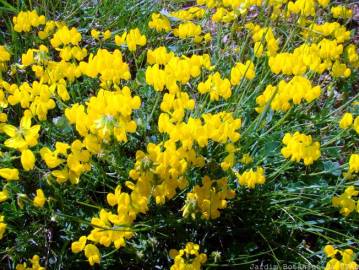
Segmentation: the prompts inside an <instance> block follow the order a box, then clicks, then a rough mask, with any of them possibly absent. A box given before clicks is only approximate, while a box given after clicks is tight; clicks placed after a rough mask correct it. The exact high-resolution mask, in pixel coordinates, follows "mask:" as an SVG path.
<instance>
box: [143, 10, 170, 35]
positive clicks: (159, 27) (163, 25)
mask: <svg viewBox="0 0 359 270" xmlns="http://www.w3.org/2000/svg"><path fill="white" fill-rule="evenodd" d="M148 27H149V28H151V29H155V30H156V31H157V32H161V31H165V32H169V31H170V30H171V24H170V21H169V20H168V19H167V18H166V17H165V16H162V15H161V14H159V13H152V15H151V21H149V23H148Z"/></svg>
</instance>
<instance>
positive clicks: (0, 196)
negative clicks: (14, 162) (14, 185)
mask: <svg viewBox="0 0 359 270" xmlns="http://www.w3.org/2000/svg"><path fill="white" fill-rule="evenodd" d="M8 198H9V192H8V191H7V190H6V189H5V188H4V189H3V190H2V191H0V203H1V202H4V201H6V200H7V199H8Z"/></svg>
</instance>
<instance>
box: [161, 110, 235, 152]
mask: <svg viewBox="0 0 359 270" xmlns="http://www.w3.org/2000/svg"><path fill="white" fill-rule="evenodd" d="M201 118H202V119H203V120H202V119H200V118H192V117H190V118H189V119H188V122H187V123H185V122H182V123H178V124H173V123H172V122H173V121H172V120H171V119H170V117H169V115H168V114H161V115H160V117H159V119H158V129H159V131H160V132H161V133H167V134H168V135H169V137H170V140H172V141H173V142H181V144H182V146H183V147H185V148H192V145H193V143H194V142H197V143H198V145H199V146H200V147H205V146H207V145H208V141H209V140H212V141H214V142H217V143H221V144H226V143H227V142H229V141H230V142H236V141H238V140H239V138H240V134H239V132H237V130H238V129H239V128H240V126H241V120H240V119H235V118H233V115H232V113H227V112H221V113H217V114H209V113H208V114H202V116H201Z"/></svg>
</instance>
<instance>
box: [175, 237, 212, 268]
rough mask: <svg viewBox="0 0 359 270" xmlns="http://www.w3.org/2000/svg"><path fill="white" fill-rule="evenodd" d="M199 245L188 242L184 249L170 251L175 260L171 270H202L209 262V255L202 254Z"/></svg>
mask: <svg viewBox="0 0 359 270" xmlns="http://www.w3.org/2000/svg"><path fill="white" fill-rule="evenodd" d="M199 248H200V247H199V245H198V244H194V243H192V242H188V243H187V244H186V246H185V248H184V249H180V250H179V251H178V250H175V249H171V250H170V256H171V258H172V259H173V260H174V263H173V265H172V266H171V268H170V270H200V269H201V268H202V266H203V265H204V264H205V262H206V261H207V255H206V254H205V253H200V251H199Z"/></svg>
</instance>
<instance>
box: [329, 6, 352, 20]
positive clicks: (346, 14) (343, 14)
mask: <svg viewBox="0 0 359 270" xmlns="http://www.w3.org/2000/svg"><path fill="white" fill-rule="evenodd" d="M330 11H331V13H332V15H333V17H334V18H336V19H338V18H342V19H350V18H351V17H352V16H353V11H352V10H351V9H350V8H346V7H345V6H334V7H332V8H331V9H330Z"/></svg>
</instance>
